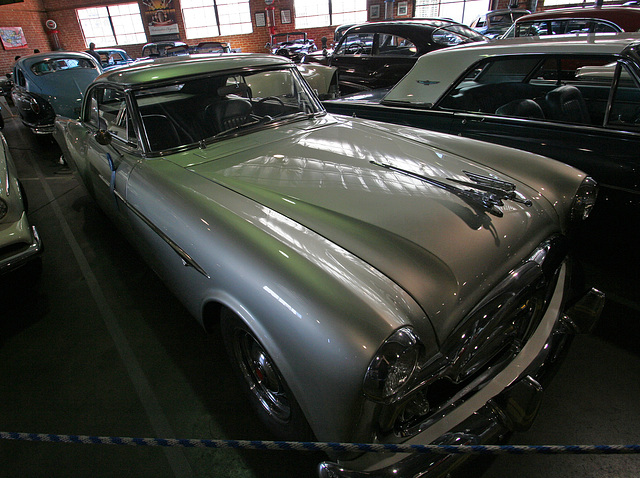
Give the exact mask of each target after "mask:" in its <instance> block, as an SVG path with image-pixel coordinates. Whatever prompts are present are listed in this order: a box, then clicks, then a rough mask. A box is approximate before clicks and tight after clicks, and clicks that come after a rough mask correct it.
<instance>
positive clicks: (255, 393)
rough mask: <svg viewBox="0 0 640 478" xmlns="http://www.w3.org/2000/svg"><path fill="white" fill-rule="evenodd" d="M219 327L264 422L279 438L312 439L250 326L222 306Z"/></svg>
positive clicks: (233, 362) (281, 380) (306, 424)
mask: <svg viewBox="0 0 640 478" xmlns="http://www.w3.org/2000/svg"><path fill="white" fill-rule="evenodd" d="M221 330H222V335H223V338H224V341H225V345H226V347H227V352H228V354H229V357H230V359H231V362H232V365H233V366H234V368H235V369H236V372H238V373H239V374H240V376H241V377H242V380H243V384H244V385H245V387H244V389H245V392H246V393H247V395H248V397H249V401H250V402H251V405H252V407H253V409H254V410H255V411H256V412H257V413H258V415H259V416H260V419H261V420H262V421H263V422H264V423H265V425H266V426H267V427H268V428H269V429H270V430H272V431H273V432H274V434H275V435H276V436H278V438H280V439H283V440H299V441H310V440H313V439H314V438H313V432H312V431H311V428H310V427H309V424H308V423H307V421H306V419H305V417H304V415H303V413H302V410H301V409H300V406H299V405H298V402H296V399H295V397H294V396H293V393H292V392H291V389H289V387H288V386H287V384H286V382H285V381H284V378H283V377H282V375H281V374H280V371H279V370H278V367H277V366H276V364H275V363H274V362H273V360H272V359H271V357H270V356H269V354H268V353H267V351H266V350H265V349H264V347H263V346H262V344H261V343H260V341H259V340H258V339H257V338H256V337H255V336H254V334H253V333H252V332H251V330H249V328H248V327H247V326H246V325H245V323H244V322H242V321H241V320H240V319H239V318H238V317H237V316H236V315H235V314H234V313H233V312H231V311H230V310H226V309H225V310H224V311H223V312H222V317H221Z"/></svg>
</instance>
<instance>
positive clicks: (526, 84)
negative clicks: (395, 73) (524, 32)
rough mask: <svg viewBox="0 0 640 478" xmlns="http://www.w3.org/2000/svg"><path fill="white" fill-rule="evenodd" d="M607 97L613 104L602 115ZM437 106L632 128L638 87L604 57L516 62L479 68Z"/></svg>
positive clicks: (638, 111)
mask: <svg viewBox="0 0 640 478" xmlns="http://www.w3.org/2000/svg"><path fill="white" fill-rule="evenodd" d="M614 80H615V81H614ZM612 88H613V89H614V91H613V95H612ZM610 97H611V98H612V99H613V101H612V103H611V109H610V111H608V108H609V105H610V103H609V101H610V100H609V99H610ZM439 106H440V107H441V108H443V109H452V110H458V111H467V112H478V113H485V114H495V115H500V116H512V117H519V118H529V119H536V120H546V121H560V122H566V123H572V124H581V125H592V126H606V125H607V124H615V125H616V127H621V126H622V127H623V128H624V127H629V128H637V127H638V126H639V122H640V85H638V84H637V82H636V81H635V80H634V79H633V77H632V76H631V75H630V74H629V72H628V70H626V68H625V67H624V66H623V65H620V67H619V68H618V67H617V63H616V61H615V59H612V58H610V57H606V58H604V57H599V58H597V57H593V58H584V57H582V58H578V57H570V56H567V57H564V58H561V57H558V58H552V59H547V60H544V61H543V60H541V59H536V58H535V57H533V58H532V57H526V58H517V57H516V58H509V59H507V60H504V61H493V62H492V61H488V62H485V63H484V64H481V65H480V66H479V67H478V68H476V69H475V70H474V71H473V72H472V73H471V74H469V75H468V76H467V77H466V78H465V79H464V80H463V81H462V82H460V83H459V84H458V85H457V86H456V87H455V88H453V89H452V90H451V92H450V93H449V94H448V95H446V96H445V97H444V99H443V100H442V101H441V102H440V104H439Z"/></svg>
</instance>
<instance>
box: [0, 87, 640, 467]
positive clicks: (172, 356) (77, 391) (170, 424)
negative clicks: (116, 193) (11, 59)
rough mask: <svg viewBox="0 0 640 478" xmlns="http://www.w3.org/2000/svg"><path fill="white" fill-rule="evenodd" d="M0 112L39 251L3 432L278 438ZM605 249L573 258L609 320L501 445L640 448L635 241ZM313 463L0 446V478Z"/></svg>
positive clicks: (217, 354) (17, 317) (530, 463)
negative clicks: (526, 425) (527, 425)
mask: <svg viewBox="0 0 640 478" xmlns="http://www.w3.org/2000/svg"><path fill="white" fill-rule="evenodd" d="M1 101H2V103H1V104H2V107H3V111H2V113H3V116H4V118H5V122H6V127H5V129H4V131H3V133H4V134H5V137H6V138H7V141H8V142H9V145H10V149H11V153H12V155H13V157H14V160H15V162H16V164H17V167H18V172H19V176H20V178H21V180H22V182H23V184H24V186H25V189H26V191H27V195H28V197H29V207H30V210H29V217H30V220H31V223H32V224H34V225H36V226H37V228H38V230H39V232H40V235H41V237H42V239H43V242H44V244H45V252H44V254H43V257H42V274H41V277H40V280H39V281H38V283H37V284H33V285H32V288H30V289H29V290H28V291H27V292H25V293H22V294H18V293H17V291H16V290H11V289H9V290H6V289H5V290H3V291H1V293H0V295H1V294H4V295H5V297H4V298H3V299H2V307H1V309H0V431H6V432H30V433H53V434H79V435H97V436H131V437H163V438H165V437H180V438H221V439H225V438H229V439H273V437H271V436H270V435H269V433H268V432H267V431H266V430H265V429H264V428H263V427H262V426H261V424H260V423H259V422H258V421H257V420H256V419H255V418H254V415H253V413H252V411H251V410H250V409H249V407H248V406H247V404H246V402H245V400H244V397H243V395H242V393H241V390H239V388H238V386H237V384H236V380H235V377H233V376H231V374H230V372H229V364H228V361H227V358H226V355H225V353H224V349H223V346H222V344H221V343H220V341H219V340H218V337H217V336H215V335H214V336H208V335H206V334H205V333H204V331H203V330H202V329H201V328H200V327H199V325H198V324H197V323H196V322H195V320H194V319H193V318H191V317H190V316H189V315H188V314H187V312H186V311H185V310H184V308H183V307H182V306H181V305H180V304H179V303H178V301H177V300H176V299H175V298H174V297H173V296H172V295H171V294H170V293H169V292H168V291H167V289H166V288H165V287H164V286H163V284H162V283H161V282H160V281H159V280H158V279H157V277H156V276H155V275H154V274H153V273H152V272H151V271H150V270H149V269H148V268H147V267H146V266H145V265H144V264H143V263H142V262H141V259H140V258H139V257H138V255H137V254H136V253H135V252H134V251H133V249H132V248H131V246H130V245H129V244H128V243H127V242H125V241H124V239H123V238H122V236H121V235H120V234H119V233H118V231H117V230H115V228H114V227H113V226H112V224H111V223H110V222H109V220H108V219H107V218H106V217H105V216H104V215H103V214H102V213H101V212H100V210H99V209H98V208H97V206H96V205H95V203H94V202H93V201H92V200H91V198H89V197H88V196H87V194H86V191H85V190H84V188H83V187H82V186H81V185H80V184H79V183H78V182H77V181H76V179H75V177H74V176H73V175H72V174H71V173H70V172H69V170H68V169H67V168H65V167H63V166H62V165H60V164H58V163H57V160H58V157H59V154H60V152H59V150H58V147H57V145H56V144H55V142H53V140H52V139H51V138H49V137H36V136H35V135H33V134H32V133H31V132H30V131H29V130H28V129H27V128H25V127H24V126H23V125H22V124H21V123H20V121H19V120H18V119H17V117H16V116H15V114H14V112H13V111H12V110H11V108H8V107H7V105H6V103H4V99H2V100H1ZM636 238H637V236H636ZM607 241H608V238H607V236H606V235H604V234H603V235H600V236H599V238H598V240H597V241H596V242H595V245H589V246H588V247H587V246H586V245H585V246H584V247H583V248H582V250H581V254H582V257H583V259H584V262H585V268H586V276H587V279H588V281H589V283H590V284H591V285H594V286H596V287H598V288H600V289H601V290H603V291H605V292H606V293H607V294H608V302H607V305H606V307H605V312H604V315H603V317H602V319H601V321H600V323H599V325H598V327H597V328H596V330H595V331H594V332H593V333H592V334H589V335H584V336H579V337H577V338H576V340H575V341H574V343H573V346H572V348H571V350H570V352H569V355H568V357H567V360H566V361H565V363H564V364H563V366H562V367H561V369H560V371H559V372H558V375H557V376H556V378H555V380H554V382H553V383H552V385H551V387H550V388H549V389H548V390H547V394H546V395H545V399H544V402H543V406H542V410H541V413H540V415H539V416H538V419H537V420H536V422H535V423H534V425H533V427H532V429H531V430H529V431H528V432H526V433H519V434H516V435H514V436H513V437H512V439H511V443H512V444H639V443H640V433H639V432H638V430H640V412H639V411H638V410H639V408H640V407H639V406H638V404H640V342H639V341H640V306H639V305H638V304H639V301H638V297H637V291H638V284H639V283H640V280H639V278H638V265H639V262H638V257H637V253H636V252H634V254H636V255H635V256H633V257H632V256H630V255H629V254H628V253H626V252H625V253H621V251H624V250H625V249H624V248H625V247H627V248H629V250H633V251H635V249H631V246H635V245H637V241H636V240H635V239H633V242H630V243H629V244H611V243H610V242H607ZM612 248H613V249H615V251H617V252H618V253H617V254H611V253H609V252H608V251H609V250H610V249H612ZM322 459H323V456H322V455H321V454H310V453H295V452H265V451H235V450H194V449H182V448H180V449H178V448H156V447H153V448H151V447H128V446H107V445H75V444H73V445H69V444H56V443H34V442H17V441H7V440H0V477H5V476H6V477H9V476H11V477H16V476H20V477H52V478H53V477H69V476H76V477H85V476H87V477H88V476H91V477H100V476H105V477H113V476H131V477H146V476H149V477H155V478H163V477H256V478H270V477H312V476H315V467H316V464H317V463H318V462H319V461H321V460H322ZM639 475H640V456H638V455H627V456H576V455H571V456H569V455H562V456H506V457H500V458H498V459H496V460H483V461H476V462H474V463H473V465H472V466H469V467H468V469H467V470H466V471H465V472H464V473H463V476H465V477H468V478H471V477H474V478H480V477H482V478H506V477H522V478H528V477H531V478H534V477H541V476H544V477H546V478H555V477H567V476H568V477H616V478H626V477H628V478H631V477H633V478H636V477H638V476H639Z"/></svg>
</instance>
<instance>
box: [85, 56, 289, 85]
mask: <svg viewBox="0 0 640 478" xmlns="http://www.w3.org/2000/svg"><path fill="white" fill-rule="evenodd" d="M293 65H294V63H293V62H292V61H290V60H289V59H287V58H285V57H281V56H276V55H265V54H261V53H235V54H233V53H230V54H225V55H222V56H221V55H220V54H207V53H204V54H198V55H184V56H175V57H165V58H156V59H149V60H141V61H137V62H135V63H132V64H130V65H129V66H126V67H123V68H118V69H116V70H110V71H107V72H106V73H104V74H102V75H101V76H99V77H98V78H96V80H95V82H96V83H98V82H109V83H117V84H120V85H123V86H136V85H145V84H154V83H160V82H164V81H171V80H173V79H178V78H182V77H187V76H198V75H204V74H207V73H216V72H222V71H232V70H239V69H252V68H261V67H277V66H293Z"/></svg>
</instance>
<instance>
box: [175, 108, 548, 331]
mask: <svg viewBox="0 0 640 478" xmlns="http://www.w3.org/2000/svg"><path fill="white" fill-rule="evenodd" d="M372 125H373V123H366V122H361V121H359V120H353V121H351V120H348V121H333V120H332V119H331V117H327V118H326V119H325V120H321V121H319V122H316V123H315V124H314V127H311V128H300V127H296V126H295V125H289V126H287V125H284V126H282V127H279V128H276V129H275V130H273V129H272V130H269V131H263V132H260V133H255V134H251V135H247V136H242V137H239V138H236V139H232V140H227V141H225V142H223V143H217V144H221V146H220V147H219V148H216V147H215V145H212V146H210V147H208V148H207V149H204V150H198V151H197V152H196V153H195V157H196V160H195V161H194V154H189V155H182V156H180V155H176V156H174V158H175V160H174V161H177V162H180V161H182V164H181V165H182V166H183V167H186V168H188V169H190V170H191V171H193V172H195V173H197V174H199V175H201V176H204V177H207V178H209V179H211V180H213V181H215V182H217V183H220V184H223V185H224V186H226V187H227V188H229V189H231V190H233V191H235V192H237V193H239V194H242V195H244V196H246V197H248V198H251V199H252V200H255V201H257V202H259V203H261V204H263V205H265V206H267V207H269V208H271V209H273V210H276V211H278V212H280V213H282V214H284V215H286V216H288V217H289V218H291V219H293V220H295V221H297V222H298V223H300V224H302V225H304V226H306V227H307V228H310V229H311V230H313V231H315V232H316V233H318V234H321V235H322V236H324V237H326V238H327V239H329V240H331V241H333V242H334V243H336V244H338V245H340V246H341V247H343V248H344V249H346V250H348V251H349V252H351V253H352V254H354V255H356V256H358V257H359V258H361V259H362V260H364V261H366V262H367V263H369V264H370V265H372V266H373V267H375V268H376V269H378V270H380V271H381V272H382V273H384V274H385V275H386V276H387V277H389V278H390V279H392V280H393V281H394V282H396V283H397V284H399V285H400V286H401V287H402V288H404V289H405V290H406V291H407V292H408V293H409V294H410V295H411V296H412V297H413V298H414V299H415V300H416V302H417V303H418V304H420V306H421V307H422V308H423V310H424V311H425V313H426V314H427V316H428V317H429V318H430V320H431V322H432V325H433V328H434V329H435V331H436V333H437V334H438V337H439V339H440V340H443V339H444V338H445V337H446V336H447V335H448V334H449V333H450V332H451V330H452V329H453V328H454V327H455V326H456V325H457V324H458V323H459V322H460V320H462V318H463V317H464V316H465V315H466V313H467V312H469V311H470V309H471V308H472V307H473V306H474V305H475V304H476V303H477V302H478V301H479V300H480V299H481V298H482V297H484V296H485V295H486V293H487V292H488V290H490V289H491V288H492V287H493V286H495V284H497V282H498V281H499V280H501V279H502V278H503V277H504V276H505V275H506V274H507V273H508V272H509V271H510V270H511V269H513V268H514V267H515V266H517V265H518V264H519V263H520V262H521V261H522V259H526V258H528V256H529V254H530V253H531V252H532V251H533V250H534V249H535V247H536V246H537V245H538V244H539V243H540V242H541V241H542V240H544V239H546V238H547V237H548V236H549V235H551V234H553V233H555V232H558V228H559V226H558V218H557V216H556V215H555V214H556V213H555V212H554V211H553V210H552V208H551V206H550V204H549V203H548V202H547V201H546V200H545V199H540V196H539V194H538V193H537V192H536V191H534V190H532V189H531V188H529V187H528V186H526V185H525V184H522V183H519V182H516V181H514V179H513V178H511V177H505V175H504V174H500V173H498V172H496V171H495V170H492V169H490V168H488V167H485V166H483V165H481V164H479V163H477V162H474V161H472V160H470V159H468V158H465V157H462V156H459V155H457V154H455V153H454V152H452V151H449V150H447V147H446V145H445V142H446V136H444V135H441V136H440V138H442V139H443V141H444V142H443V146H442V147H438V146H435V145H434V146H431V147H426V146H425V143H423V142H419V141H416V140H415V139H411V138H409V137H404V136H402V135H401V134H393V133H391V132H390V130H388V129H387V128H384V129H383V128H380V129H378V128H376V127H374V126H372ZM398 131H400V130H398ZM223 148H224V151H222V149H223ZM496 151H498V152H500V151H502V153H501V154H504V152H505V151H508V150H506V149H504V148H502V149H497V150H496ZM187 161H188V163H187ZM374 162H375V163H385V164H389V165H393V166H394V167H397V168H400V169H402V170H406V171H411V172H414V173H418V174H421V175H424V176H428V177H430V178H435V179H438V180H445V179H446V178H454V179H458V180H462V181H469V178H468V177H467V176H466V175H465V173H464V172H463V171H468V172H471V173H477V174H481V175H485V176H486V175H491V176H494V177H497V178H499V179H502V180H505V181H510V182H513V183H514V184H515V185H516V187H517V191H518V192H519V193H521V194H522V195H523V196H524V198H526V199H531V200H532V205H531V206H527V205H524V204H521V203H516V202H513V201H505V203H504V206H503V207H501V208H500V209H501V210H502V212H503V213H504V215H503V217H497V216H494V215H491V214H488V213H487V212H484V211H482V210H481V209H480V208H477V207H476V208H474V207H472V206H471V205H470V204H469V203H467V202H465V201H463V200H462V199H461V198H460V197H458V196H457V195H455V194H452V193H451V192H448V191H446V190H444V189H442V188H440V187H437V186H434V185H432V184H429V183H428V182H425V181H424V180H421V179H416V178H414V177H411V176H409V175H408V174H404V173H401V172H395V171H392V170H389V169H386V168H383V167H381V166H379V165H376V164H374ZM446 182H447V183H449V184H454V183H451V182H450V181H446ZM463 188H464V189H468V188H467V187H464V186H463Z"/></svg>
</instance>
